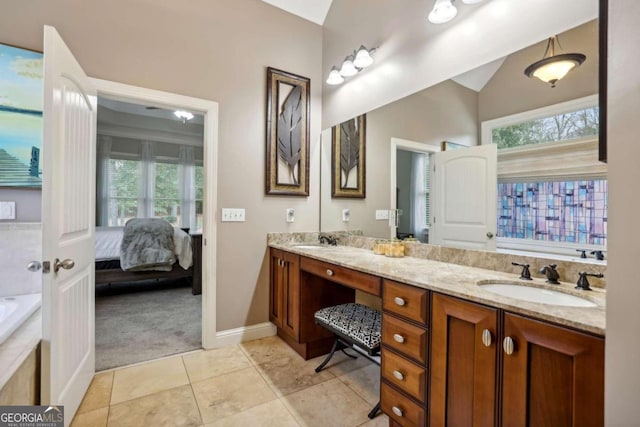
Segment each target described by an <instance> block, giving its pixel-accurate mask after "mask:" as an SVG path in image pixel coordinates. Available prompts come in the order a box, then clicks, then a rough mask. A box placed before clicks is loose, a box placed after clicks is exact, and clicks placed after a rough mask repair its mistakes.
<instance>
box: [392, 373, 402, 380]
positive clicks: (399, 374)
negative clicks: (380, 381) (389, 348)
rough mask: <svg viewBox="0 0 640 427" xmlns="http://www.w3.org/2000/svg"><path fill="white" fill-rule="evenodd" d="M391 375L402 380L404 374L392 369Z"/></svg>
mask: <svg viewBox="0 0 640 427" xmlns="http://www.w3.org/2000/svg"><path fill="white" fill-rule="evenodd" d="M393 376H394V377H396V379H397V380H399V381H404V375H402V372H400V371H393Z"/></svg>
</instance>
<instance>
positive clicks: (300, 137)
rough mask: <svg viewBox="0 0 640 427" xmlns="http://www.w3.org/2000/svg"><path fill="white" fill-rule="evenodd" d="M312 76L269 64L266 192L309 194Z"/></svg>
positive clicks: (271, 193) (288, 194)
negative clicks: (307, 76)
mask: <svg viewBox="0 0 640 427" xmlns="http://www.w3.org/2000/svg"><path fill="white" fill-rule="evenodd" d="M309 104H310V80H309V79H308V78H306V77H301V76H297V75H295V74H291V73H288V72H286V71H281V70H276V69H275V68H271V67H269V68H267V165H266V187H265V193H266V194H267V195H287V196H308V195H309V118H310V114H309Z"/></svg>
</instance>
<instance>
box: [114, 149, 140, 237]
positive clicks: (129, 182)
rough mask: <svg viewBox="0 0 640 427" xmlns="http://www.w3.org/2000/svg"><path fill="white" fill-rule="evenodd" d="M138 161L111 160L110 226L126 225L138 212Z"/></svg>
mask: <svg viewBox="0 0 640 427" xmlns="http://www.w3.org/2000/svg"><path fill="white" fill-rule="evenodd" d="M138 163H139V162H138V161H137V160H124V159H110V160H109V178H110V183H109V203H108V206H109V224H108V225H109V226H121V225H124V224H125V223H126V222H127V220H129V219H130V218H135V217H136V215H137V213H138V192H139V187H138V186H139V182H140V169H139V168H138Z"/></svg>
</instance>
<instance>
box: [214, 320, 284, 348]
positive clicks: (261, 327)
mask: <svg viewBox="0 0 640 427" xmlns="http://www.w3.org/2000/svg"><path fill="white" fill-rule="evenodd" d="M275 334H276V326H275V325H274V324H273V323H271V322H264V323H258V324H257V325H251V326H243V327H240V328H235V329H227V330H226V331H220V332H217V333H216V347H226V346H228V345H236V344H240V343H241V342H244V341H251V340H257V339H259V338H266V337H271V336H273V335H275Z"/></svg>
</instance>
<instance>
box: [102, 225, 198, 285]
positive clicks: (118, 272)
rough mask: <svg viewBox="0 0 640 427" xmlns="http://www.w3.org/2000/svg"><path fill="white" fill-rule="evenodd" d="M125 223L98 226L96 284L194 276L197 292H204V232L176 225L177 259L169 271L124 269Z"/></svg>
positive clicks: (174, 230) (175, 247)
mask: <svg viewBox="0 0 640 427" xmlns="http://www.w3.org/2000/svg"><path fill="white" fill-rule="evenodd" d="M123 231H124V227H96V262H95V277H96V285H99V284H105V283H119V282H134V281H139V280H149V279H179V278H188V279H190V280H191V285H192V286H191V289H192V293H193V294H194V295H198V294H200V293H202V235H201V234H187V233H186V232H185V231H184V230H182V229H180V228H177V227H174V228H173V243H174V252H175V259H176V262H175V263H174V264H173V265H172V266H171V267H170V270H169V271H158V270H149V271H124V270H123V269H122V267H121V261H120V249H121V245H122V238H123Z"/></svg>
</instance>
